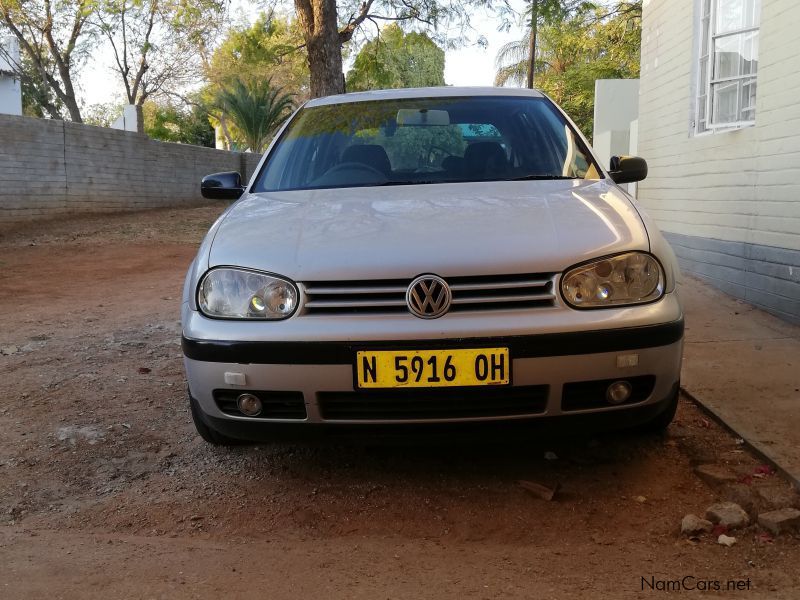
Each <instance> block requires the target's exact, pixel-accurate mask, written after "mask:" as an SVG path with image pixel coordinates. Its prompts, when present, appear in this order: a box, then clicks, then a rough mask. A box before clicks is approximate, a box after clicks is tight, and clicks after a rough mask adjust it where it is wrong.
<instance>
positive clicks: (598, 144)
mask: <svg viewBox="0 0 800 600" xmlns="http://www.w3.org/2000/svg"><path fill="white" fill-rule="evenodd" d="M638 114H639V80H638V79H598V80H596V81H595V82H594V131H593V134H592V148H593V149H594V151H595V153H596V154H597V156H598V158H599V159H600V162H601V163H602V164H603V166H604V167H606V168H608V165H609V161H610V160H611V157H612V156H620V155H622V154H630V146H631V121H634V120H635V119H636V117H637V115H638Z"/></svg>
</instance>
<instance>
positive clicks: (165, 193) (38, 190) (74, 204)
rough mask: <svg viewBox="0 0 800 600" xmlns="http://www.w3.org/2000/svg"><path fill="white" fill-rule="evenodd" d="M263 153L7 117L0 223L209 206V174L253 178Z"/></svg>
mask: <svg viewBox="0 0 800 600" xmlns="http://www.w3.org/2000/svg"><path fill="white" fill-rule="evenodd" d="M260 158H261V156H260V155H257V154H252V153H239V152H227V151H223V150H215V149H213V148H202V147H199V146H190V145H186V144H172V143H167V142H158V141H155V140H151V139H149V138H148V137H146V136H144V135H141V134H137V133H133V132H127V131H120V130H116V129H107V128H104V127H92V126H89V125H80V124H77V123H67V122H61V121H52V120H47V119H33V118H28V117H18V116H11V115H0V223H10V222H11V223H13V222H17V221H27V220H31V219H37V218H47V217H52V216H57V215H60V214H72V213H79V212H110V211H123V210H138V209H145V208H157V207H168V206H191V205H192V204H197V203H200V202H202V201H203V198H202V196H201V195H200V180H201V179H202V177H203V176H204V175H207V174H208V173H214V172H217V171H239V172H240V173H242V177H243V179H244V180H245V181H246V180H247V179H249V177H250V176H251V175H252V173H253V171H254V170H255V168H256V166H257V165H258V161H259V160H260Z"/></svg>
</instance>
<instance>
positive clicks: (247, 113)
mask: <svg viewBox="0 0 800 600" xmlns="http://www.w3.org/2000/svg"><path fill="white" fill-rule="evenodd" d="M292 96H293V95H292V94H284V93H283V88H278V87H273V86H272V81H271V80H270V79H267V80H251V81H248V82H244V81H242V80H241V79H236V80H234V81H233V83H231V84H230V85H227V86H225V87H223V88H222V89H221V90H220V91H219V92H218V93H217V96H216V99H215V104H216V107H217V109H218V110H219V111H221V112H222V114H223V116H224V117H225V119H226V120H227V122H228V123H229V124H232V125H233V126H234V128H235V130H236V133H237V134H238V135H237V136H236V137H239V138H240V139H241V141H242V142H244V144H246V145H247V147H248V148H249V149H250V151H251V152H263V151H264V149H265V148H266V146H267V144H268V143H269V141H270V139H271V138H272V134H273V132H274V131H275V129H277V127H278V125H280V124H281V122H282V121H283V120H284V119H285V118H286V117H288V116H289V113H290V112H291V110H292V108H293V102H292Z"/></svg>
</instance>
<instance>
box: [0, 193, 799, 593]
mask: <svg viewBox="0 0 800 600" xmlns="http://www.w3.org/2000/svg"><path fill="white" fill-rule="evenodd" d="M220 210H221V208H220V207H219V206H217V207H201V208H196V209H186V210H159V211H150V212H145V213H139V214H127V215H116V216H101V217H91V218H88V217H82V218H76V219H69V220H61V221H58V222H52V223H47V224H44V225H43V224H36V225H26V226H24V227H19V228H16V229H14V230H9V229H6V230H0V267H2V277H1V278H0V352H2V355H0V391H2V396H0V397H1V398H2V400H0V432H2V435H0V598H10V599H16V598H48V599H51V598H80V599H86V598H103V599H109V598H165V599H173V598H223V597H227V598H270V599H276V598H277V599H279V598H308V597H314V598H326V599H327V598H331V599H334V598H348V599H350V598H352V599H356V598H365V599H378V598H391V599H394V598H504V599H505V598H509V599H511V598H571V599H582V598H598V597H601V596H605V597H609V598H638V597H650V596H654V597H655V596H659V595H664V594H665V593H666V592H665V591H664V590H665V589H671V590H672V591H673V592H675V591H676V589H677V588H676V585H678V584H677V583H676V582H680V585H682V586H685V587H684V588H682V592H683V593H685V594H687V595H690V596H691V595H697V594H698V592H697V590H694V591H692V590H691V588H698V589H700V590H702V589H703V588H706V587H709V588H711V591H710V592H709V593H708V595H709V596H713V597H721V598H757V597H763V598H787V599H789V598H798V597H800V570H798V565H800V537H798V536H797V535H793V534H784V535H781V536H778V537H775V538H774V539H773V538H772V537H771V536H768V535H764V534H763V531H762V530H761V529H759V528H758V527H757V526H755V525H752V526H750V527H748V528H746V529H743V530H737V531H735V532H731V533H730V535H733V536H735V537H736V538H737V543H736V544H735V545H734V546H732V547H724V546H721V545H719V544H718V543H717V536H716V535H713V534H704V535H701V536H699V537H698V538H695V539H689V538H687V536H685V535H682V534H681V533H680V522H681V518H682V517H683V516H684V515H685V514H687V513H696V514H698V515H700V516H702V515H703V514H704V511H705V509H706V507H708V506H709V505H710V504H711V503H713V502H714V501H716V500H720V499H725V498H734V499H736V500H738V501H740V502H741V503H742V504H743V505H745V507H746V508H748V509H750V510H751V511H752V512H753V514H755V513H756V512H757V511H758V510H759V509H760V508H763V507H764V505H765V503H766V504H768V498H769V496H764V497H762V496H763V495H762V494H761V490H763V489H767V488H769V489H770V490H772V491H773V496H774V494H775V493H778V494H779V495H780V494H783V497H787V495H788V498H789V500H788V501H791V502H795V503H796V501H797V496H796V495H795V496H791V492H790V488H789V487H788V486H787V485H786V484H785V482H782V481H781V480H780V478H779V477H778V476H777V475H775V474H773V473H771V472H770V471H769V469H765V468H762V467H761V463H760V461H759V460H758V459H757V458H756V457H754V456H752V455H750V454H749V453H748V452H747V451H746V450H745V447H744V446H743V445H742V444H741V443H740V442H739V441H737V440H736V439H735V438H734V437H732V436H731V435H729V434H728V433H726V432H725V431H723V430H722V429H721V428H720V427H719V426H718V425H716V424H715V423H713V422H710V421H709V420H708V419H707V417H706V416H705V415H704V414H703V413H702V412H701V411H700V410H699V409H698V408H697V407H695V406H694V405H693V404H692V403H691V402H690V401H688V400H686V399H684V400H683V401H682V403H681V406H680V409H679V413H678V417H677V420H676V422H675V423H674V424H673V425H672V426H671V428H670V430H669V432H668V434H667V435H664V436H652V435H651V436H646V435H635V434H615V435H605V436H595V437H591V436H590V437H587V436H581V437H574V438H570V439H557V440H550V441H547V442H543V441H542V440H539V441H532V442H531V443H530V444H524V445H519V444H517V445H514V446H503V445H497V444H488V443H484V442H481V441H480V440H475V441H474V443H471V444H468V445H465V444H463V443H459V444H455V443H454V444H447V443H440V444H438V445H435V446H428V445H426V446H422V447H416V446H410V447H409V446H402V447H396V446H381V445H371V446H362V445H358V444H348V445H344V446H331V445H327V446H307V445H299V444H295V445H290V444H278V445H272V446H253V447H241V448H234V449H219V448H213V447H210V446H208V445H206V444H205V443H204V442H202V441H201V440H200V438H199V437H197V435H196V434H195V433H194V429H193V426H192V424H191V420H190V416H189V413H188V407H187V403H186V399H185V395H184V381H183V373H182V366H181V353H180V344H179V333H180V324H179V322H178V315H179V303H180V290H181V285H182V280H183V275H184V271H185V269H186V267H187V265H188V263H189V262H190V260H191V258H192V256H193V254H194V252H195V249H196V246H197V244H198V243H199V240H200V239H201V237H202V235H203V233H204V232H205V230H206V229H207V227H208V225H209V224H210V223H211V222H212V221H213V219H214V218H215V217H216V215H217V214H218V213H219V212H220ZM546 453H552V454H547V458H546ZM707 463H711V464H715V465H718V466H724V467H726V468H727V469H729V470H730V471H732V472H733V473H735V474H736V478H737V479H738V481H732V482H722V483H719V484H717V483H711V484H709V483H706V480H701V479H700V478H699V477H698V475H697V474H696V473H695V470H694V469H695V467H696V466H697V465H700V464H707ZM519 480H528V481H535V482H539V483H544V484H547V485H553V484H555V483H558V484H560V486H561V488H560V491H559V493H558V494H557V495H556V497H555V499H554V500H553V501H551V502H547V501H545V500H542V499H539V498H537V497H535V496H534V495H533V494H531V493H530V492H529V491H527V490H526V489H524V488H523V487H522V486H521V485H520V484H519ZM765 498H766V499H765ZM728 581H733V582H734V584H733V585H739V587H740V589H739V590H738V591H734V590H731V589H728V587H727V586H728ZM706 582H710V583H706ZM714 582H717V584H719V586H720V587H721V590H720V591H717V590H716V589H715V588H716V585H715V584H714ZM669 586H671V587H669ZM686 588H689V589H686ZM741 588H744V589H741ZM673 595H675V594H673Z"/></svg>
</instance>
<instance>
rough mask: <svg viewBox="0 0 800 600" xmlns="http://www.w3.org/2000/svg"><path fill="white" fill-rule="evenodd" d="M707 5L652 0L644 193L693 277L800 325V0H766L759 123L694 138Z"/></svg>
mask: <svg viewBox="0 0 800 600" xmlns="http://www.w3.org/2000/svg"><path fill="white" fill-rule="evenodd" d="M698 1H699V0H644V11H643V23H642V68H641V80H640V105H639V140H638V142H639V154H640V155H641V156H643V157H645V158H646V159H647V162H648V165H649V168H650V174H649V176H648V178H647V179H646V180H645V181H643V182H641V184H639V190H638V197H639V202H640V204H642V205H643V206H644V207H645V208H646V210H647V212H648V213H650V214H651V215H652V216H653V217H654V218H655V219H656V220H657V222H658V223H659V226H660V227H661V228H662V230H663V231H665V232H667V233H672V234H674V235H672V236H671V237H670V236H668V237H670V240H671V241H672V243H673V246H675V247H676V252H677V253H678V255H679V257H681V259H682V264H683V265H684V268H685V269H686V270H689V271H692V272H695V273H698V274H700V275H703V276H705V277H706V278H708V279H709V280H710V281H712V283H715V284H717V285H718V286H719V287H721V288H723V289H726V290H727V291H729V292H730V293H733V294H734V295H737V296H739V297H742V298H745V299H747V300H749V301H751V302H753V303H754V304H758V305H761V306H764V307H766V308H769V309H770V310H773V311H774V312H776V313H779V314H781V315H783V316H786V317H788V318H790V319H793V320H796V319H800V268H798V267H800V252H798V251H800V101H799V100H800V68H798V63H797V57H798V56H800V35H798V32H797V25H798V23H800V2H798V1H797V0H764V1H763V2H762V12H761V29H760V49H759V64H758V95H757V104H756V122H755V125H754V126H752V127H747V128H744V129H740V130H736V131H727V132H720V133H712V134H703V135H693V133H692V130H693V127H692V119H693V102H694V100H693V97H694V88H695V85H694V82H693V78H694V77H695V69H694V61H695V60H696V56H695V52H694V45H695V32H696V28H697V24H696V22H695V20H696V13H697V10H698V7H697V2H698Z"/></svg>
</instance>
